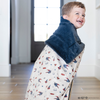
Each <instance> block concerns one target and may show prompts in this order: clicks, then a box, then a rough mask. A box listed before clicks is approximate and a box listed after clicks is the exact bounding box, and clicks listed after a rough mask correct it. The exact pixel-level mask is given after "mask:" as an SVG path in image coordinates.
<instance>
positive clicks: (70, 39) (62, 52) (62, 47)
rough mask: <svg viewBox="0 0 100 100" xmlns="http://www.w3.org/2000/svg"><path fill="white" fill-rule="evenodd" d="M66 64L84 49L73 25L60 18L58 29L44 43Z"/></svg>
mask: <svg viewBox="0 0 100 100" xmlns="http://www.w3.org/2000/svg"><path fill="white" fill-rule="evenodd" d="M45 44H47V45H49V46H50V47H51V48H52V49H53V50H54V51H55V52H56V53H57V54H58V55H59V56H60V57H61V58H62V59H63V60H64V61H65V62H66V63H70V62H71V61H72V60H73V59H75V58H76V57H77V56H78V55H79V54H80V53H81V52H82V51H83V49H84V47H85V44H84V43H82V42H81V40H80V38H79V36H78V34H77V30H76V28H75V27H74V25H73V24H72V23H71V22H70V21H68V20H66V19H63V17H61V23H60V24H59V27H58V29H57V30H56V31H55V32H54V33H53V35H51V36H50V38H49V39H48V40H47V41H45Z"/></svg>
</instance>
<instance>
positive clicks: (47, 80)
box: [24, 45, 83, 100]
mask: <svg viewBox="0 0 100 100" xmlns="http://www.w3.org/2000/svg"><path fill="white" fill-rule="evenodd" d="M82 54H83V51H82V52H81V53H80V54H79V55H78V56H77V57H76V58H75V59H74V60H73V61H72V62H71V63H69V64H67V63H66V62H65V61H64V60H63V59H62V58H61V57H60V56H59V55H58V54H57V53H56V52H55V51H54V50H53V49H52V48H50V47H49V46H47V45H46V46H45V47H44V49H43V51H42V52H41V54H40V55H39V57H38V59H37V60H36V62H35V64H34V68H33V70H32V74H31V77H30V79H29V83H28V87H27V90H26V95H25V99H24V100H68V94H69V87H70V83H71V81H72V79H73V78H74V76H75V73H76V72H77V69H78V66H79V63H80V61H81V57H82Z"/></svg>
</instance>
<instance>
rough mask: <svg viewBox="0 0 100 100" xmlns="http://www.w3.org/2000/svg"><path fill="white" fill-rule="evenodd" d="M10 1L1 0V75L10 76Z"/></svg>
mask: <svg viewBox="0 0 100 100" xmlns="http://www.w3.org/2000/svg"><path fill="white" fill-rule="evenodd" d="M9 36H10V1H9V0H0V77H8V76H10V65H9V43H10V42H9V40H10V37H9Z"/></svg>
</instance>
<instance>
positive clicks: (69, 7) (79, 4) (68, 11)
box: [62, 1, 85, 15]
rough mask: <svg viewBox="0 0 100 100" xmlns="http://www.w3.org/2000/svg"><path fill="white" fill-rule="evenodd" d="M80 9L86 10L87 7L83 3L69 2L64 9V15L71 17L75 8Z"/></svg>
mask: <svg viewBox="0 0 100 100" xmlns="http://www.w3.org/2000/svg"><path fill="white" fill-rule="evenodd" d="M75 6H76V7H79V8H83V9H85V5H84V4H83V3H82V2H77V1H74V2H69V3H67V4H65V5H63V7H62V15H69V14H70V12H71V10H72V9H73V7H75Z"/></svg>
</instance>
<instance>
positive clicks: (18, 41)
mask: <svg viewBox="0 0 100 100" xmlns="http://www.w3.org/2000/svg"><path fill="white" fill-rule="evenodd" d="M12 2H15V5H14V6H13V8H14V7H15V8H14V9H13V8H12V9H13V10H14V11H13V19H15V21H13V25H15V26H13V28H14V29H13V33H12V34H13V36H12V40H13V41H12V44H13V45H12V64H17V63H29V62H30V60H31V59H30V57H31V56H30V55H31V54H30V51H31V50H30V48H31V47H30V44H31V42H30V41H31V21H30V20H31V0H12Z"/></svg>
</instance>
